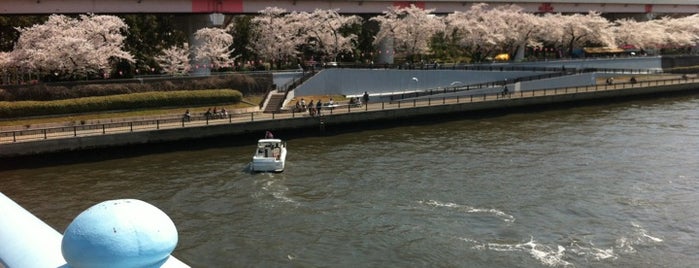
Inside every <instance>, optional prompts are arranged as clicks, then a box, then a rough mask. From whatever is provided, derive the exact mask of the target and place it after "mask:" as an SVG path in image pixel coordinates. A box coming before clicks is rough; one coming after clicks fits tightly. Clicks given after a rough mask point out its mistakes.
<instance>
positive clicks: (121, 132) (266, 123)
mask: <svg viewBox="0 0 699 268" xmlns="http://www.w3.org/2000/svg"><path fill="white" fill-rule="evenodd" d="M501 91H502V90H501V88H500V87H493V88H492V90H490V91H488V92H486V93H482V91H481V92H480V93H477V94H474V93H472V92H469V91H459V92H452V93H450V94H446V92H445V93H444V94H441V95H440V94H433V95H428V96H421V97H417V98H411V99H402V100H393V101H381V102H377V101H370V103H368V104H365V105H362V106H358V107H353V106H349V105H344V106H339V107H336V108H333V109H323V110H322V115H321V116H315V117H312V116H310V115H309V114H308V113H307V112H304V113H295V112H285V113H261V112H247V113H232V114H229V115H228V116H227V117H225V118H219V119H206V118H204V117H192V118H191V120H189V121H185V120H182V118H181V117H179V116H177V117H173V118H159V119H145V120H135V121H128V122H116V123H101V124H85V125H75V126H64V127H52V128H28V129H22V130H12V131H2V132H0V157H12V156H20V155H32V154H41V153H48V152H60V151H72V150H81V149H86V148H106V147H110V146H120V145H128V144H138V143H144V144H145V143H150V142H166V141H176V140H183V139H195V138H203V137H213V136H223V135H238V134H244V133H256V131H259V130H261V129H270V130H275V129H295V128H306V127H318V126H321V127H322V125H323V124H338V125H339V124H353V123H358V122H367V121H375V120H403V119H407V118H410V117H415V116H430V115H438V114H448V113H463V112H471V111H479V110H494V109H506V108H513V107H524V106H532V105H547V104H556V103H565V102H576V101H586V100H597V99H608V98H618V97H629V96H637V95H645V94H657V93H670V92H678V91H690V92H699V79H697V78H696V76H693V77H686V76H685V77H680V76H677V77H673V78H664V79H655V80H642V79H640V80H639V81H637V82H617V83H614V84H611V85H609V84H604V83H598V84H597V85H593V86H584V87H568V88H557V89H540V90H527V91H513V90H512V89H510V92H509V93H508V94H502V92H501ZM120 136H124V137H125V138H119V137H120Z"/></svg>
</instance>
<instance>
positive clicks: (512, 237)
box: [0, 96, 699, 267]
mask: <svg viewBox="0 0 699 268" xmlns="http://www.w3.org/2000/svg"><path fill="white" fill-rule="evenodd" d="M282 138H283V137H282ZM288 146H289V156H288V159H287V160H288V161H287V170H286V171H285V172H284V173H280V174H250V173H248V172H247V171H246V167H247V163H248V162H249V160H250V158H251V156H252V153H253V151H254V149H255V146H254V144H253V143H252V142H251V143H250V144H249V145H235V146H233V145H231V146H225V147H221V148H202V149H189V150H177V151H171V152H159V153H152V154H145V155H138V156H129V157H124V158H117V159H107V160H99V161H88V162H80V163H64V164H60V165H49V166H42V167H36V168H23V169H16V170H6V171H0V178H1V179H0V183H1V184H0V191H2V192H3V193H5V194H6V195H8V196H10V197H11V198H13V199H14V200H15V201H17V202H18V203H19V204H20V205H22V206H24V207H25V208H27V209H28V210H30V211H31V212H32V213H35V215H37V216H38V217H39V218H41V219H43V220H45V221H46V222H47V223H48V224H49V225H51V226H52V227H54V228H56V229H57V230H58V231H59V232H63V231H64V230H65V228H66V227H67V225H68V224H69V223H70V221H71V220H72V219H73V218H74V217H75V216H77V215H78V214H79V213H80V212H81V211H83V210H85V209H87V208H88V207H90V206H92V205H94V204H96V203H99V202H101V201H104V200H109V199H119V198H136V199H141V200H144V201H146V202H149V203H151V204H153V205H155V206H157V207H158V208H160V209H162V210H163V211H164V212H165V213H167V214H168V215H169V216H170V217H171V218H172V219H173V221H174V222H175V224H176V226H177V228H178V232H179V244H178V246H177V249H176V250H175V252H174V253H173V255H174V256H176V257H177V258H179V259H180V260H182V261H183V262H185V263H187V264H189V265H191V266H192V267H696V266H697V265H699V254H698V253H697V252H698V251H697V246H698V245H699V234H698V233H697V232H698V231H699V96H683V97H669V98H663V99H656V100H638V101H632V102H625V103H620V104H608V105H595V106H587V107H577V108H570V109H560V110H550V111H539V112H531V113H522V114H510V115H503V116H496V117H485V118H478V119H467V120H454V121H449V122H437V123H433V124H420V125H416V126H402V127H392V128H388V129H380V130H365V131H360V132H352V133H344V134H337V135H328V136H320V137H319V136H316V137H303V138H294V139H290V140H288ZM3 216H7V215H3Z"/></svg>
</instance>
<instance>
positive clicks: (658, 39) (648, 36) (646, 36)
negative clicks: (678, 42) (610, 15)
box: [612, 18, 666, 49]
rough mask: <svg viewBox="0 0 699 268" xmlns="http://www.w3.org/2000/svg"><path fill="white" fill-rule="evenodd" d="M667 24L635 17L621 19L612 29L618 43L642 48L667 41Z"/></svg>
mask: <svg viewBox="0 0 699 268" xmlns="http://www.w3.org/2000/svg"><path fill="white" fill-rule="evenodd" d="M665 30H666V29H665V26H663V25H660V24H659V23H658V22H657V21H655V20H651V21H643V22H638V21H636V20H634V19H626V18H625V19H619V20H617V21H615V22H614V26H612V31H613V32H614V39H615V40H616V44H617V45H633V46H635V47H637V48H640V49H646V48H656V47H657V46H658V45H660V44H663V43H664V42H665V35H666V34H665Z"/></svg>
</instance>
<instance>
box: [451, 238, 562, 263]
mask: <svg viewBox="0 0 699 268" xmlns="http://www.w3.org/2000/svg"><path fill="white" fill-rule="evenodd" d="M462 240H464V241H466V242H469V243H473V244H475V245H474V246H473V248H474V249H478V250H492V251H500V252H513V251H514V252H526V253H529V255H531V256H532V257H533V258H534V259H536V260H537V261H539V262H541V263H542V264H544V265H546V266H550V267H570V266H573V265H572V264H571V263H570V262H567V261H565V260H563V257H564V256H565V252H566V249H565V247H563V246H561V245H556V246H548V245H544V244H541V243H538V242H537V241H536V240H534V238H533V237H532V238H530V239H529V241H528V242H526V243H515V244H506V243H480V242H478V241H474V240H471V239H467V238H462Z"/></svg>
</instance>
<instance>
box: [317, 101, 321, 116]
mask: <svg viewBox="0 0 699 268" xmlns="http://www.w3.org/2000/svg"><path fill="white" fill-rule="evenodd" d="M320 109H323V102H322V101H320V100H318V102H316V113H317V114H318V116H320Z"/></svg>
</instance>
